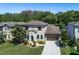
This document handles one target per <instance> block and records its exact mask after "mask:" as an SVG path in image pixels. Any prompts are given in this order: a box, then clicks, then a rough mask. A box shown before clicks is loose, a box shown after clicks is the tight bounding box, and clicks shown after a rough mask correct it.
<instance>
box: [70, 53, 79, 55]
mask: <svg viewBox="0 0 79 59" xmlns="http://www.w3.org/2000/svg"><path fill="white" fill-rule="evenodd" d="M69 55H79V54H78V53H70V54H69Z"/></svg>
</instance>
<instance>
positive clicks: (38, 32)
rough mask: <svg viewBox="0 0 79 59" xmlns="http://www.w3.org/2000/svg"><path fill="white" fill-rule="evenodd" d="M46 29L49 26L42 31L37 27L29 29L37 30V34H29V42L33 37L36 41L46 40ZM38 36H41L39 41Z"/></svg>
mask: <svg viewBox="0 0 79 59" xmlns="http://www.w3.org/2000/svg"><path fill="white" fill-rule="evenodd" d="M46 28H47V26H45V27H44V26H43V27H42V30H41V31H39V30H38V27H36V26H34V27H28V30H35V31H36V33H35V32H33V31H30V32H29V40H31V36H34V39H35V40H46V37H45V31H46ZM37 35H39V39H37ZM40 35H43V39H41V38H40Z"/></svg>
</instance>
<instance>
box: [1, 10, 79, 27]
mask: <svg viewBox="0 0 79 59" xmlns="http://www.w3.org/2000/svg"><path fill="white" fill-rule="evenodd" d="M31 20H41V21H44V22H47V23H49V24H56V25H60V27H61V28H65V26H67V24H68V22H72V21H79V11H74V10H71V11H67V12H58V13H56V14H54V13H52V12H50V11H32V10H24V11H22V12H20V13H5V14H0V22H4V21H14V22H29V21H31Z"/></svg>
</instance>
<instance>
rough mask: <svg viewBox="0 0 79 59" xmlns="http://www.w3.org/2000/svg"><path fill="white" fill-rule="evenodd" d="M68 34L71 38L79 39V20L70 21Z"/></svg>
mask: <svg viewBox="0 0 79 59" xmlns="http://www.w3.org/2000/svg"><path fill="white" fill-rule="evenodd" d="M67 32H68V36H69V38H71V39H79V22H70V23H68V26H67Z"/></svg>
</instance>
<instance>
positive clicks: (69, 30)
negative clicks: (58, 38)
mask: <svg viewBox="0 0 79 59" xmlns="http://www.w3.org/2000/svg"><path fill="white" fill-rule="evenodd" d="M67 33H68V36H69V38H71V39H73V38H74V27H73V25H71V24H68V26H67Z"/></svg>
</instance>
